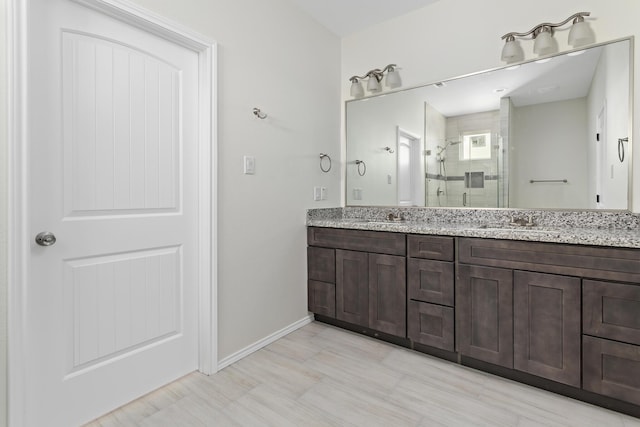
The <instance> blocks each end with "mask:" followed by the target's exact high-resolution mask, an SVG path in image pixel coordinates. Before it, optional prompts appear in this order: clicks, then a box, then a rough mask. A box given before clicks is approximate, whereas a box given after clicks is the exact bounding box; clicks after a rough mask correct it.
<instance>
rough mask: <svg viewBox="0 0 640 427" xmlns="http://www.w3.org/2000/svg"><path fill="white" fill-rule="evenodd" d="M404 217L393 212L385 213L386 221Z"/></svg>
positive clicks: (399, 219) (400, 219) (401, 219)
mask: <svg viewBox="0 0 640 427" xmlns="http://www.w3.org/2000/svg"><path fill="white" fill-rule="evenodd" d="M403 220H404V218H403V217H402V216H401V215H397V214H394V213H393V212H390V213H389V215H387V221H403Z"/></svg>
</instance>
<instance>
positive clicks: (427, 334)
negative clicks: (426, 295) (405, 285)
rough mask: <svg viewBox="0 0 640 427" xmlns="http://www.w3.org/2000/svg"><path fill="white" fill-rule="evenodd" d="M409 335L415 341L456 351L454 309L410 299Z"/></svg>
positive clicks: (408, 315)
mask: <svg viewBox="0 0 640 427" xmlns="http://www.w3.org/2000/svg"><path fill="white" fill-rule="evenodd" d="M408 308H409V311H408V313H407V318H408V335H409V339H411V340H412V341H413V342H416V343H420V344H424V345H428V346H431V347H436V348H440V349H443V350H447V351H454V347H455V340H454V324H455V323H454V322H455V321H454V310H453V308H451V307H443V306H440V305H435V304H428V303H426V302H419V301H409V307H408Z"/></svg>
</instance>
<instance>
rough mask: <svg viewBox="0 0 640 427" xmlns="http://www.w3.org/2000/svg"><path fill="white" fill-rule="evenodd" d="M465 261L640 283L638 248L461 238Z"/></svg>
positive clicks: (459, 251)
mask: <svg viewBox="0 0 640 427" xmlns="http://www.w3.org/2000/svg"><path fill="white" fill-rule="evenodd" d="M458 261H460V262H461V263H465V264H477V265H486V266H490V267H504V268H512V269H516V270H529V271H539V272H541V273H555V274H563V275H566V276H580V277H588V278H593V279H604V280H615V281H621V282H640V251H639V250H637V249H622V248H610V247H591V246H580V245H563V244H557V243H540V242H523V241H514V240H492V239H476V238H462V239H459V241H458Z"/></svg>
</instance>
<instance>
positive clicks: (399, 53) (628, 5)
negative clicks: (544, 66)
mask: <svg viewBox="0 0 640 427" xmlns="http://www.w3.org/2000/svg"><path fill="white" fill-rule="evenodd" d="M579 11H589V12H591V17H590V18H589V19H588V22H589V25H590V26H591V28H592V29H593V30H594V32H595V34H596V39H597V41H606V40H612V39H617V38H621V37H627V36H632V35H633V36H636V37H639V36H640V26H638V25H637V17H638V16H640V2H638V1H637V0H615V1H603V0H579V1H578V0H565V1H562V2H558V1H555V0H539V1H536V2H516V1H510V0H485V1H481V2H480V1H470V0H441V1H439V2H435V3H433V4H432V5H430V6H427V7H425V8H422V9H419V10H417V11H415V12H413V13H410V14H407V15H404V16H401V17H398V18H396V19H392V20H389V21H386V22H384V23H381V24H379V25H376V26H372V27H370V28H367V29H366V30H364V31H361V32H359V33H357V34H353V35H351V36H348V37H345V38H343V40H342V80H341V83H342V91H343V98H344V99H349V92H348V91H349V82H348V78H349V77H350V76H352V75H354V74H360V75H361V74H362V73H364V72H366V71H367V70H370V69H372V68H379V67H383V66H385V65H386V64H388V63H396V64H398V66H399V69H400V73H401V76H402V80H403V86H404V87H410V86H416V85H420V84H426V83H432V82H437V81H440V80H444V79H447V78H449V77H453V76H460V75H465V74H469V73H473V72H477V71H480V70H486V69H490V68H495V67H499V66H502V65H504V64H503V63H502V62H501V61H500V53H501V50H502V46H503V42H502V40H501V39H500V37H501V36H502V35H503V34H505V33H508V32H511V31H528V30H529V29H530V28H531V27H533V26H534V25H536V24H539V23H542V22H549V21H551V22H559V21H562V20H564V19H565V18H567V17H568V16H570V15H572V14H573V13H575V12H579ZM567 28H568V27H567ZM479 29H480V30H479ZM567 34H568V31H565V30H564V27H563V30H561V31H559V32H557V35H556V37H555V38H556V40H557V41H558V44H559V47H560V50H561V51H562V50H566V49H568V45H567ZM372 46H374V47H375V48H372ZM522 46H523V49H524V51H525V55H526V59H532V58H533V57H534V56H533V42H532V41H530V40H526V41H523V42H522ZM639 57H640V53H639V52H638V48H637V40H636V51H635V64H636V66H635V68H634V73H635V81H636V84H635V88H634V99H635V102H634V103H635V105H640V84H638V83H637V82H639V81H640V66H638V65H637V64H638V58H639ZM636 110H637V108H636ZM634 129H635V133H636V134H638V132H640V115H639V114H637V113H636V114H634ZM633 160H634V163H636V164H638V165H640V150H634V153H633ZM633 196H634V197H633V199H634V201H635V202H634V204H633V210H634V212H640V174H636V175H635V180H634V185H633Z"/></svg>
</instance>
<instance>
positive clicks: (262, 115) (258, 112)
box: [253, 107, 267, 120]
mask: <svg viewBox="0 0 640 427" xmlns="http://www.w3.org/2000/svg"><path fill="white" fill-rule="evenodd" d="M253 115H254V116H256V117H257V118H259V119H262V120H264V119H266V118H267V114H266V113H263V112H262V111H261V110H260V109H259V108H258V107H255V108H254V109H253Z"/></svg>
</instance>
